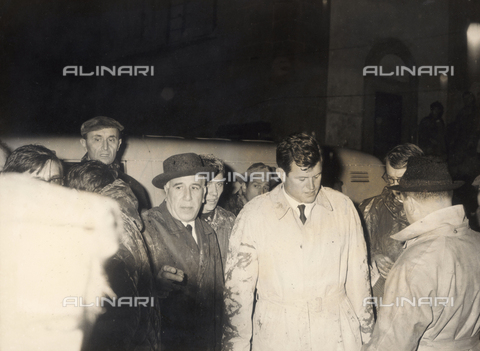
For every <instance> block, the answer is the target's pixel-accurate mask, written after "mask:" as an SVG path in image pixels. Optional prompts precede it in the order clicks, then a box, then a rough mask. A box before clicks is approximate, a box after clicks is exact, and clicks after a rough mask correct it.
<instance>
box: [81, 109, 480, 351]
mask: <svg viewBox="0 0 480 351" xmlns="http://www.w3.org/2000/svg"><path fill="white" fill-rule="evenodd" d="M122 130H123V126H122V125H121V124H120V123H118V122H117V121H115V120H113V119H111V118H108V117H96V118H93V119H91V120H89V121H87V122H85V123H84V124H83V125H82V128H81V134H82V140H81V144H82V145H83V146H84V148H85V150H86V155H85V157H84V162H95V160H96V161H100V162H101V163H103V164H104V165H105V167H107V168H109V169H111V170H113V171H114V173H112V174H115V177H118V179H121V180H122V181H123V183H122V185H121V186H122V187H124V185H123V184H126V185H128V187H129V188H131V191H132V192H133V194H134V196H135V197H136V198H137V200H138V205H139V206H138V209H137V210H139V212H140V210H141V209H146V210H145V211H143V212H141V219H140V216H138V218H137V217H136V218H137V219H138V221H141V222H142V223H141V224H139V225H137V227H136V228H135V231H133V232H132V233H134V234H131V233H127V234H126V235H127V236H128V235H130V236H132V238H133V236H135V237H134V239H135V240H134V241H135V242H136V243H137V247H141V250H142V256H141V257H139V256H138V255H137V254H136V253H135V252H133V251H132V249H131V246H128V247H127V249H128V248H130V251H129V255H123V256H118V255H117V259H118V262H117V263H116V266H115V267H118V266H119V265H122V264H123V263H125V265H127V264H128V265H132V262H133V266H135V264H137V263H136V262H142V267H143V268H142V272H143V273H142V274H140V273H138V272H137V271H135V268H134V269H133V271H128V272H129V273H128V274H129V275H135V277H136V279H137V283H136V286H137V287H140V286H142V284H143V285H145V286H148V288H144V289H143V290H141V289H140V288H139V289H138V291H140V290H141V291H143V292H146V293H150V294H152V295H154V297H155V298H158V302H159V306H158V307H159V311H158V313H159V314H160V316H158V315H156V316H151V314H149V313H148V312H149V311H150V310H147V313H144V315H143V317H140V320H147V321H146V322H145V324H146V325H147V327H146V328H145V327H144V328H143V329H142V328H140V329H141V333H137V334H135V335H136V337H135V338H130V339H129V340H124V341H123V342H120V343H119V342H114V341H112V342H110V343H109V342H108V341H107V342H103V343H102V346H101V347H98V346H97V347H95V340H92V341H91V342H90V344H91V345H92V346H91V349H102V350H108V349H111V350H118V349H125V350H138V349H142V350H165V351H188V350H198V351H201V350H202V351H203V350H219V349H222V350H225V351H227V350H246V351H247V350H262V351H263V350H286V351H287V350H288V351H291V350H345V351H350V350H351V351H355V350H360V349H362V350H369V351H370V350H371V351H373V350H421V351H425V350H437V349H442V350H465V351H466V350H480V339H479V336H480V334H479V333H480V296H479V294H478V291H479V290H480V274H479V273H478V272H479V271H480V256H479V255H478V252H480V237H479V235H480V234H479V233H477V232H474V231H472V230H471V229H470V228H469V226H468V221H467V220H466V219H465V213H464V211H463V208H462V206H458V205H457V206H452V191H453V190H454V189H456V188H458V187H459V186H460V185H461V184H460V183H459V182H453V181H452V178H451V177H450V175H449V173H448V170H447V166H446V164H445V162H443V161H442V160H439V159H435V158H430V157H425V156H423V155H422V151H421V150H420V149H419V148H418V147H416V146H415V145H411V144H406V145H400V146H398V147H396V148H394V149H393V150H392V151H391V152H389V154H388V155H387V158H386V173H385V175H384V179H385V180H386V181H387V183H388V185H387V187H386V188H385V189H384V191H383V193H382V194H380V195H379V196H377V197H375V198H372V199H367V200H365V201H364V202H363V203H362V204H361V205H360V213H361V214H362V216H361V217H363V218H361V217H360V216H359V215H358V212H357V209H356V208H355V206H354V204H353V203H352V201H351V200H350V199H349V198H348V197H347V196H345V195H343V194H342V193H340V192H338V191H335V190H332V189H330V188H327V187H325V186H322V185H321V179H322V154H321V151H320V147H319V145H318V144H317V142H316V140H315V139H314V138H313V137H311V136H309V135H307V134H304V133H298V134H293V135H291V136H288V137H286V138H284V139H283V140H282V141H281V142H280V143H279V144H278V146H277V154H276V159H277V166H278V168H277V169H276V172H277V174H278V177H279V178H280V179H281V183H280V184H279V185H278V186H276V187H275V188H274V189H273V190H270V187H267V186H266V185H265V184H258V182H253V181H252V180H253V179H257V180H258V177H251V179H250V178H249V180H247V182H245V184H242V185H241V188H242V189H243V193H241V194H243V196H244V197H246V200H247V201H245V200H242V203H241V206H240V207H242V208H241V209H240V210H239V211H238V217H237V218H236V217H235V214H233V213H231V212H229V211H227V210H225V209H223V208H222V207H220V206H218V201H219V199H220V195H221V194H222V192H223V188H224V181H225V172H226V171H225V165H224V164H223V163H222V161H221V160H219V159H218V158H216V157H215V156H213V155H197V154H194V153H186V154H177V155H172V156H171V157H169V158H168V159H166V160H165V161H164V163H163V173H161V174H159V175H157V176H156V177H155V178H154V179H153V180H152V183H153V185H154V186H156V187H157V188H160V189H163V190H164V191H165V194H166V198H165V200H164V202H163V203H162V204H160V205H159V206H157V207H153V208H151V209H149V207H150V206H149V203H148V196H147V195H146V193H145V190H144V189H143V187H142V186H141V185H140V184H139V183H138V182H137V181H136V180H134V179H133V178H131V177H130V176H128V175H126V174H124V173H122V172H121V171H120V170H119V167H118V163H117V162H118V161H117V160H116V155H117V151H118V150H119V148H120V144H121V142H122V139H121V132H122ZM254 166H255V167H254V168H252V169H251V170H250V173H249V176H250V174H255V173H256V172H262V169H261V167H260V168H259V167H258V165H254ZM100 168H101V167H100ZM268 171H270V169H269V170H268ZM205 174H214V175H215V177H214V178H212V179H205V177H204V175H205ZM89 179H90V178H89ZM112 181H113V179H112ZM109 183H111V181H109ZM249 183H251V184H249ZM256 183H257V184H256ZM250 186H251V187H252V189H251V191H250V192H249V191H247V190H248V187H250ZM267 189H268V190H267ZM255 191H256V193H255ZM251 194H254V195H255V196H251ZM362 220H363V221H364V224H365V229H366V234H367V235H365V234H364V230H363V227H362ZM132 238H131V239H132ZM127 239H128V238H127ZM366 239H367V240H366ZM132 240H133V239H132ZM126 242H128V240H126ZM367 242H368V247H369V248H370V256H371V257H370V259H369V255H368V250H367ZM145 267H147V268H145ZM117 271H118V270H117ZM132 272H133V273H132ZM139 277H140V278H139ZM142 277H143V278H142ZM112 279H113V278H112ZM142 279H144V280H145V282H142ZM116 281H117V283H118V279H117V280H116ZM118 284H120V285H121V279H120V283H118ZM372 286H373V292H374V295H373V297H372ZM114 290H115V289H114ZM135 291H136V293H138V291H137V290H135ZM117 295H118V293H117ZM374 310H376V312H377V318H376V321H375V315H374V313H375V312H374ZM156 311H157V310H156ZM143 312H145V311H143ZM129 316H130V315H129ZM155 317H156V318H159V320H160V322H159V323H156V322H155ZM116 318H119V316H118V315H117V316H116ZM142 318H143V319H142ZM152 321H153V322H152ZM126 322H127V323H134V321H133V320H130V319H128V318H127V320H126ZM135 322H138V321H135ZM137 324H138V323H137ZM104 325H105V326H106V327H104V328H107V327H115V325H116V324H115V323H110V324H109V323H105V324H104ZM127 329H128V328H127ZM152 329H155V330H152ZM102 330H103V329H102V328H100V329H99V328H97V329H96V330H95V332H94V333H93V336H94V337H101V334H102ZM103 331H105V330H103ZM156 332H159V333H160V334H159V340H160V342H158V343H157V342H155V340H157V339H155V338H151V337H150V338H149V337H148V335H150V334H151V333H153V334H155V333H156ZM105 333H107V331H105ZM107 334H108V333H107ZM109 335H112V337H115V338H122V337H125V335H123V336H122V335H119V334H118V333H112V334H109ZM138 335H140V336H138ZM152 340H153V341H152ZM109 345H110V346H109Z"/></svg>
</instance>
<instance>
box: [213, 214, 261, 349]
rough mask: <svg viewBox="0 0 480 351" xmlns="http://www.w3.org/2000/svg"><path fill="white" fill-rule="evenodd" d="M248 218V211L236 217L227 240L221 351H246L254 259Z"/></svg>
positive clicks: (253, 281)
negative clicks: (223, 324) (228, 244)
mask: <svg viewBox="0 0 480 351" xmlns="http://www.w3.org/2000/svg"><path fill="white" fill-rule="evenodd" d="M250 209H251V208H250ZM248 214H249V211H248V209H244V210H243V211H242V212H241V213H240V215H239V217H238V218H237V221H236V223H235V226H234V228H233V231H232V235H231V238H230V247H229V252H228V256H227V264H226V270H225V271H226V273H225V294H224V299H225V313H226V316H225V317H226V318H225V326H224V333H223V342H222V349H223V350H224V351H227V350H228V351H230V350H245V351H249V350H250V339H251V337H252V311H253V302H254V291H255V286H256V283H257V278H258V256H257V244H256V242H255V240H254V231H253V230H254V228H255V223H254V222H253V223H252V221H250V220H249V217H250V216H249V215H248ZM257 230H258V229H257Z"/></svg>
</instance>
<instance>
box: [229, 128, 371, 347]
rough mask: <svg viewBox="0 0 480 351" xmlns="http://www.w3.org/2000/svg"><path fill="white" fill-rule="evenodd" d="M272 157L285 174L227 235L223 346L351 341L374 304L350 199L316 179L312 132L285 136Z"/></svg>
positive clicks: (364, 331) (361, 334)
mask: <svg viewBox="0 0 480 351" xmlns="http://www.w3.org/2000/svg"><path fill="white" fill-rule="evenodd" d="M277 164H278V166H279V168H278V169H277V172H278V174H279V176H280V178H281V179H282V180H283V183H282V184H280V185H279V186H277V187H276V188H275V189H274V190H272V191H271V192H269V193H268V194H263V195H260V196H258V197H256V198H255V199H253V200H252V201H250V202H249V203H248V204H246V205H245V207H244V209H243V210H242V212H241V213H240V215H239V217H238V218H237V222H236V224H235V227H234V229H233V232H232V236H231V238H230V248H229V254H228V258H227V265H226V266H227V267H226V282H225V290H226V292H225V304H226V316H227V323H226V326H225V332H224V337H223V349H224V350H225V351H226V350H249V349H250V348H252V349H253V350H266V351H268V350H272V351H273V350H275V351H282V350H285V351H291V350H314V351H315V350H345V351H353V350H359V349H360V347H361V345H362V343H364V342H366V341H368V340H369V338H370V333H371V331H372V328H373V311H372V309H371V306H364V305H363V301H364V299H365V298H368V297H369V296H370V293H369V291H370V284H369V277H368V264H367V250H366V245H365V240H364V238H363V232H362V227H361V224H360V220H359V218H358V214H357V212H356V210H355V207H354V206H353V203H352V202H351V200H350V199H349V198H348V197H346V196H345V195H343V194H341V193H339V192H337V191H335V190H332V189H329V188H325V187H321V186H320V181H321V178H322V157H321V153H320V149H319V147H318V144H317V142H316V140H315V139H314V138H313V137H311V136H309V135H307V134H294V135H291V136H289V137H287V138H285V139H284V140H283V141H282V142H281V143H280V144H279V145H278V146H277ZM255 289H256V296H254V291H255ZM254 301H256V302H255V303H256V305H255V310H254V311H253V306H254ZM252 313H253V320H252Z"/></svg>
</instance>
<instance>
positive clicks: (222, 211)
mask: <svg viewBox="0 0 480 351" xmlns="http://www.w3.org/2000/svg"><path fill="white" fill-rule="evenodd" d="M217 211H218V214H219V215H220V216H222V217H223V218H227V219H228V220H230V221H235V219H236V217H235V215H234V214H233V213H232V212H230V211H228V210H226V209H224V208H223V207H220V206H217Z"/></svg>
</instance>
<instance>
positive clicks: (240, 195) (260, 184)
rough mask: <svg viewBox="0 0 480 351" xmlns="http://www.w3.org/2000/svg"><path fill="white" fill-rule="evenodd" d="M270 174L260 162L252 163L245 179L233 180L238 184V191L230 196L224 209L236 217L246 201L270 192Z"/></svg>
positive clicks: (237, 178)
mask: <svg viewBox="0 0 480 351" xmlns="http://www.w3.org/2000/svg"><path fill="white" fill-rule="evenodd" d="M271 173H272V172H271V171H270V167H269V166H267V165H266V164H264V163H262V162H257V163H254V164H252V165H251V166H250V167H248V169H247V171H246V172H245V177H243V176H238V177H236V179H235V180H236V181H237V182H238V183H239V184H240V189H239V190H238V191H237V192H236V193H235V194H233V195H232V196H230V198H229V199H228V201H227V203H226V204H225V208H226V209H227V210H228V211H230V212H232V213H233V214H234V215H235V216H238V214H239V213H240V211H241V210H242V208H243V206H245V204H246V203H247V202H248V201H250V200H252V199H253V198H254V197H256V196H258V195H262V194H265V193H267V192H269V191H270V175H271Z"/></svg>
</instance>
